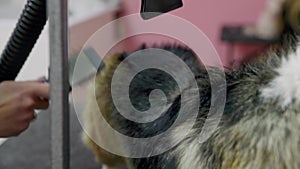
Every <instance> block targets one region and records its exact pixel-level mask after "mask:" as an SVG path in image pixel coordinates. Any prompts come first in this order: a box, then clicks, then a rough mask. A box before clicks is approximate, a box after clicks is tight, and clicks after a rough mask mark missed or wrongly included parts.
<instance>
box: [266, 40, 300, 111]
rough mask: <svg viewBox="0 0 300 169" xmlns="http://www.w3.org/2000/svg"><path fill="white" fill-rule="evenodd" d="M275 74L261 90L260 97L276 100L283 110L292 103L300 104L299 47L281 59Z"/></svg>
mask: <svg viewBox="0 0 300 169" xmlns="http://www.w3.org/2000/svg"><path fill="white" fill-rule="evenodd" d="M276 72H277V73H278V76H276V78H275V79H273V80H272V81H271V82H270V83H269V84H268V85H267V86H266V87H263V88H262V90H261V94H262V97H263V98H266V99H277V100H278V101H279V104H281V105H282V107H283V108H284V107H286V106H287V105H289V104H290V103H291V102H293V101H296V102H299V103H300V45H298V46H297V50H296V52H291V53H290V54H288V56H287V57H283V58H282V63H281V65H280V67H279V68H277V69H276Z"/></svg>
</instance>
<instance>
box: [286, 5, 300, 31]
mask: <svg viewBox="0 0 300 169" xmlns="http://www.w3.org/2000/svg"><path fill="white" fill-rule="evenodd" d="M286 4H287V5H286V8H287V9H286V11H287V21H288V23H289V24H290V26H291V27H292V28H293V30H294V31H296V32H298V33H300V0H287V3H286Z"/></svg>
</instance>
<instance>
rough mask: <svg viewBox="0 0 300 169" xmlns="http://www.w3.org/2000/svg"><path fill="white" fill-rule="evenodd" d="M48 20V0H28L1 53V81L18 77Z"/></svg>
mask: <svg viewBox="0 0 300 169" xmlns="http://www.w3.org/2000/svg"><path fill="white" fill-rule="evenodd" d="M46 21H47V16H46V0H28V2H27V4H26V6H25V8H24V10H23V13H22V15H21V17H20V19H19V21H18V23H17V25H16V28H15V30H14V31H13V33H12V35H11V37H10V39H9V42H8V43H7V45H6V47H5V49H4V51H3V53H2V55H1V59H0V82H2V81H4V80H14V79H15V78H16V76H17V75H18V73H19V71H20V70H21V68H22V66H23V65H24V63H25V61H26V59H27V57H28V55H29V53H30V52H31V50H32V48H33V47H34V44H35V43H36V41H37V39H38V38H39V35H40V34H41V32H42V30H43V28H44V25H45V24H46Z"/></svg>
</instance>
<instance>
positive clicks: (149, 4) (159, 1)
mask: <svg viewBox="0 0 300 169" xmlns="http://www.w3.org/2000/svg"><path fill="white" fill-rule="evenodd" d="M182 6H183V3H182V0H142V7H141V16H142V18H143V19H145V20H146V19H151V18H154V17H156V16H158V15H160V14H162V13H167V12H170V11H172V10H175V9H177V8H180V7H182Z"/></svg>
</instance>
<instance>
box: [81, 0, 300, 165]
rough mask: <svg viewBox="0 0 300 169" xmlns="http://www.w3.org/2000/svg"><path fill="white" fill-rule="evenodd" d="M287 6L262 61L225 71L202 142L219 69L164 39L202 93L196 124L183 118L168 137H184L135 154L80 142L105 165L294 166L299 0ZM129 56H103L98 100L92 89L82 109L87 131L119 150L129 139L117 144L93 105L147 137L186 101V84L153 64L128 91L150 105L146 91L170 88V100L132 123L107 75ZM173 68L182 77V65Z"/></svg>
mask: <svg viewBox="0 0 300 169" xmlns="http://www.w3.org/2000/svg"><path fill="white" fill-rule="evenodd" d="M284 8H285V9H286V10H284V11H283V14H282V16H283V17H282V18H284V21H283V22H284V23H285V26H284V28H285V29H284V31H283V34H282V37H281V42H280V43H279V44H278V45H276V46H275V47H273V48H270V50H269V51H268V53H267V54H262V55H266V56H262V57H260V59H259V60H257V61H255V62H253V63H251V64H245V65H244V66H242V67H240V68H238V69H235V70H228V71H227V72H226V81H227V96H226V98H227V100H226V105H225V109H224V114H223V116H222V119H221V123H220V124H219V125H218V127H217V129H216V130H215V131H214V133H213V134H212V136H211V137H210V138H209V139H208V140H207V141H206V142H204V143H200V142H199V134H200V133H201V131H202V127H203V124H204V122H205V120H206V118H207V114H208V111H209V108H210V106H211V84H210V82H214V81H218V80H220V79H219V78H220V76H219V75H218V72H219V71H218V68H209V69H212V70H216V71H214V72H215V75H214V76H213V77H208V73H207V71H206V69H205V68H204V67H203V66H202V64H201V63H200V62H199V61H198V59H197V57H196V56H195V54H194V53H193V52H192V51H191V50H190V49H187V48H185V47H181V46H164V47H161V48H162V49H164V50H166V51H169V52H172V53H174V54H175V55H177V56H178V57H179V58H180V59H182V60H183V61H184V62H185V63H186V65H187V66H189V68H190V69H191V71H192V72H193V74H194V78H195V79H196V81H197V84H198V90H199V93H200V96H201V98H200V106H199V112H198V117H197V119H196V124H195V125H194V127H193V128H192V130H186V125H187V124H188V123H189V120H193V119H189V118H187V119H186V120H185V122H183V123H182V124H180V125H179V126H178V127H177V128H175V129H174V130H173V131H172V133H173V134H172V137H171V138H170V140H174V141H176V140H181V141H180V143H179V144H177V146H175V147H174V148H172V149H171V150H169V151H167V152H165V153H163V154H160V155H157V156H152V157H146V158H136V159H132V158H125V157H120V156H117V155H114V154H111V153H110V152H107V151H105V150H104V149H102V148H101V147H99V145H97V144H96V143H95V142H94V141H93V140H92V139H91V138H89V137H88V136H87V135H85V134H84V142H85V143H86V145H87V146H88V147H90V148H91V150H93V152H94V154H95V156H96V159H97V160H98V161H99V162H101V163H104V164H106V165H107V166H110V167H115V168H120V167H126V168H129V169H198V168H199V169H253V168H255V169H299V168H300V161H299V159H300V134H299V131H300V73H299V72H300V66H299V64H300V49H297V43H298V37H297V34H296V32H297V31H298V27H299V16H300V15H299V14H300V12H299V11H300V1H299V0H288V1H287V2H286V3H285V6H284ZM126 57H127V55H126V54H120V55H115V56H112V57H109V58H107V59H106V60H105V61H104V62H105V67H104V68H103V69H102V70H101V71H100V72H99V73H98V75H97V77H96V83H95V86H94V88H95V91H94V90H93V91H92V92H91V93H92V94H93V93H94V92H95V95H96V99H97V100H96V101H97V102H95V101H94V100H93V97H92V94H91V97H89V104H88V105H87V109H86V112H85V114H84V116H85V125H86V130H87V132H88V133H89V135H90V136H92V137H93V138H97V139H98V140H101V141H103V142H108V143H109V144H112V145H114V146H115V147H116V149H123V148H124V147H126V143H124V144H123V145H122V144H120V142H119V140H118V138H113V137H111V138H105V137H103V132H104V131H103V130H102V128H101V123H103V121H101V120H100V121H99V120H98V118H97V116H98V115H97V113H98V111H96V110H98V108H100V110H101V113H102V114H103V116H104V118H105V120H106V121H107V122H108V123H109V124H110V125H111V126H112V127H113V128H114V129H115V130H117V131H118V132H120V133H123V134H124V135H127V136H130V137H136V138H147V137H151V136H154V135H157V134H159V133H161V132H163V131H165V130H166V129H168V127H170V125H172V123H173V122H174V120H175V119H176V117H177V113H178V110H179V109H180V103H181V102H183V105H188V101H186V100H181V95H182V92H185V91H184V89H183V91H182V92H178V87H177V85H176V83H175V82H174V80H172V78H171V77H170V76H168V75H167V74H164V73H163V72H161V71H158V70H149V71H145V72H143V73H141V74H138V75H137V76H136V78H135V79H134V80H133V81H132V84H131V87H130V90H129V92H130V96H131V102H132V105H134V106H135V107H136V108H137V109H140V110H147V109H148V108H149V106H151V105H149V100H148V99H147V98H148V97H149V93H150V92H151V91H152V90H154V89H161V90H163V91H164V92H165V93H166V95H169V96H168V99H169V102H170V104H171V106H170V107H169V108H168V110H167V112H166V114H165V115H163V116H162V117H160V118H158V119H157V120H155V121H154V122H151V123H145V124H143V123H134V122H132V121H130V120H128V119H126V118H124V117H122V116H121V115H120V114H119V112H118V111H117V110H116V108H115V106H114V104H113V101H112V96H111V82H112V77H113V74H114V71H115V69H116V68H117V66H118V65H119V64H120V63H121V62H122V61H123V60H124V59H125V58H126ZM162 57H163V56H162ZM129 69H130V65H128V70H129ZM178 70H180V68H178ZM178 75H179V76H185V74H183V73H180V71H178ZM209 78H211V79H209ZM120 83H122V82H120ZM188 87H189V86H188V85H187V86H186V88H188ZM191 99H192V98H191ZM96 103H97V104H96ZM186 134H187V135H186ZM153 148H155V147H153Z"/></svg>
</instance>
